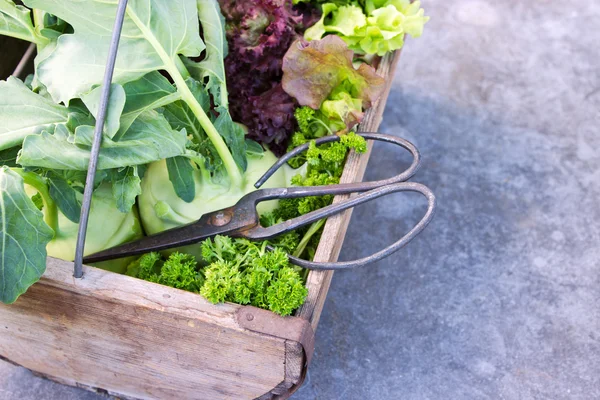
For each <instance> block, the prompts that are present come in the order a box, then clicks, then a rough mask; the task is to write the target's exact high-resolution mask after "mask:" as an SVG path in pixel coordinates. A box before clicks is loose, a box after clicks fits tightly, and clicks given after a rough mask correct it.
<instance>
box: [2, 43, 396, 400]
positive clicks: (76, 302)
mask: <svg viewBox="0 0 600 400" xmlns="http://www.w3.org/2000/svg"><path fill="white" fill-rule="evenodd" d="M11 43H12V47H5V46H3V47H2V48H1V50H0V51H1V52H2V58H1V59H0V60H1V61H0V63H3V64H4V65H5V67H4V69H2V72H3V73H5V71H12V69H11V68H14V65H12V64H15V63H16V62H15V59H14V58H13V57H12V56H9V55H10V54H7V50H14V51H21V52H22V51H23V47H22V44H17V43H16V42H11ZM25 47H26V46H25ZM11 54H12V53H11ZM21 54H22V53H21ZM398 56H399V53H396V54H390V55H388V56H386V57H384V58H383V60H382V61H381V62H380V64H379V67H378V71H379V73H380V74H381V75H382V76H384V77H385V78H386V80H387V90H386V92H385V94H384V95H383V96H382V98H381V100H380V101H379V102H378V103H377V104H375V105H374V107H373V108H372V109H371V110H370V111H368V112H367V114H366V117H365V120H364V122H363V124H362V126H361V129H362V130H364V131H376V130H377V128H378V127H379V124H380V122H381V118H382V114H383V110H384V108H385V103H386V100H387V96H388V94H389V90H390V87H391V82H392V78H393V76H394V70H395V67H396V63H397V61H398ZM11 63H12V64H11ZM7 64H11V65H10V66H8V67H7V66H6V65H7ZM368 158H369V156H368V154H364V155H360V156H359V155H356V154H351V155H350V156H349V159H348V162H347V165H346V168H345V171H344V175H343V177H342V181H343V182H356V181H360V180H361V179H362V177H363V174H364V171H365V168H366V165H367V162H368ZM343 198H344V197H342V196H340V197H339V198H336V201H340V200H341V199H343ZM350 217H351V212H350V211H348V212H346V213H344V214H341V215H339V216H337V217H333V218H330V219H329V220H328V222H327V224H326V226H325V231H324V234H323V238H322V240H321V243H320V246H319V248H318V250H317V254H316V258H315V260H316V261H335V260H337V258H338V255H339V253H340V249H341V247H342V243H343V240H344V236H345V233H346V229H347V227H348V223H349V221H350ZM84 272H85V275H84V278H83V279H81V280H77V279H74V278H73V264H72V263H69V262H64V261H60V260H56V259H52V258H49V259H48V263H47V269H46V273H45V274H44V276H43V278H42V279H41V281H40V282H38V283H37V284H35V285H33V286H32V287H31V288H30V289H29V291H28V292H27V293H26V294H25V295H23V296H21V298H20V299H19V300H18V301H17V302H16V303H15V304H13V305H10V306H6V305H0V358H3V359H5V360H7V361H10V362H12V363H14V364H17V365H21V366H23V367H25V368H28V369H30V370H32V371H34V372H35V373H36V374H38V375H41V376H43V377H46V378H49V379H52V380H54V381H57V382H61V383H64V384H68V385H72V386H77V387H82V388H85V389H89V390H92V391H97V392H100V393H108V394H110V395H114V396H117V397H120V398H131V399H167V398H169V399H192V398H193V399H254V398H259V399H276V398H287V397H289V396H290V394H291V393H293V391H295V390H296V389H297V388H298V387H299V386H300V385H301V384H302V382H303V379H304V375H305V372H306V368H307V366H308V363H309V361H310V356H311V354H310V353H311V350H310V349H311V340H314V333H313V331H314V330H316V328H317V325H318V323H319V318H320V315H321V312H322V310H323V306H324V303H325V299H326V297H327V291H328V289H329V285H330V283H331V279H332V276H333V273H332V272H314V271H313V272H311V273H310V274H309V276H308V282H307V286H308V291H309V293H308V298H307V301H306V303H305V304H304V306H303V307H302V308H301V309H299V310H298V311H297V313H296V315H295V316H293V317H287V318H283V317H279V316H277V315H275V314H273V313H271V312H269V311H265V310H258V309H256V308H253V307H245V306H240V305H237V304H222V305H213V304H210V303H208V302H207V301H206V300H205V299H204V298H202V297H201V296H199V295H196V294H193V293H188V292H184V291H181V290H177V289H173V288H169V287H165V286H161V285H156V284H153V283H149V282H145V281H142V280H138V279H135V278H131V277H128V276H123V275H118V274H115V273H111V272H107V271H103V270H100V269H96V268H92V267H85V269H84ZM303 346H304V347H303ZM305 348H306V349H308V351H305Z"/></svg>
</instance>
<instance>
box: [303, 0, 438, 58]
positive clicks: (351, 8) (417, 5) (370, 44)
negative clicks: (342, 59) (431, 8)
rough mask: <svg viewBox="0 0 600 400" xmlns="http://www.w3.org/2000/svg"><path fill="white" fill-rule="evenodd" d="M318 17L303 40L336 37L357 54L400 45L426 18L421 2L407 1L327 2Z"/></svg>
mask: <svg viewBox="0 0 600 400" xmlns="http://www.w3.org/2000/svg"><path fill="white" fill-rule="evenodd" d="M322 10H323V15H322V16H321V19H320V20H319V21H318V22H317V23H316V24H315V25H313V26H312V27H311V28H309V29H307V30H306V32H305V34H304V37H305V39H306V40H319V39H322V38H323V37H325V36H326V35H328V34H336V35H338V36H340V37H341V38H342V39H343V40H344V41H345V42H346V43H347V44H348V46H350V49H352V50H353V51H355V52H357V53H360V54H377V55H379V56H383V55H384V54H386V53H387V52H390V51H394V50H398V49H400V48H402V47H403V46H404V37H405V35H407V34H408V35H411V36H412V37H415V38H417V37H419V36H421V34H422V33H423V27H424V25H425V24H426V23H427V21H429V17H425V15H424V13H425V12H424V11H423V9H422V8H421V2H420V1H415V2H411V1H410V0H366V2H364V7H359V3H358V2H350V1H342V2H337V1H336V2H333V1H332V2H327V3H325V4H323V5H322Z"/></svg>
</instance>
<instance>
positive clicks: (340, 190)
mask: <svg viewBox="0 0 600 400" xmlns="http://www.w3.org/2000/svg"><path fill="white" fill-rule="evenodd" d="M359 135H360V136H362V137H364V138H365V139H369V140H377V141H381V142H386V143H392V144H395V145H397V146H400V147H402V148H404V149H405V150H407V151H408V152H409V153H410V154H411V155H412V157H413V161H412V164H411V165H410V167H409V168H408V169H407V170H405V171H404V172H402V173H401V174H399V175H396V176H394V177H392V178H389V179H385V180H379V181H372V182H361V183H344V184H338V185H330V186H312V187H289V188H275V189H260V187H261V186H262V185H263V184H264V183H265V182H266V181H267V180H268V179H269V178H270V177H271V176H272V175H273V174H274V173H275V172H276V171H277V170H278V169H279V168H281V167H282V166H283V165H284V164H286V163H287V162H288V161H289V160H290V159H291V158H293V157H296V156H298V155H300V154H302V153H303V152H304V151H306V150H307V149H308V147H309V144H305V145H302V146H300V147H297V148H296V149H294V150H292V151H291V152H289V153H287V154H286V155H285V156H283V157H282V158H280V159H279V161H278V162H277V163H275V164H274V165H273V166H272V167H271V168H270V169H269V170H268V171H267V172H266V173H265V174H264V175H263V176H262V177H261V178H260V179H259V180H258V182H256V184H255V187H256V188H257V189H258V190H256V191H254V192H251V193H248V194H247V195H245V196H244V197H242V199H240V201H238V203H237V204H236V205H234V206H232V207H228V208H225V209H223V210H219V211H214V212H211V213H208V214H205V215H203V216H202V217H201V218H200V219H199V220H198V221H197V222H194V223H191V224H189V225H185V226H182V227H179V228H174V229H170V230H167V231H164V232H162V233H159V234H156V235H152V236H148V237H145V238H143V239H140V240H136V241H133V242H130V243H126V244H123V245H120V246H117V247H114V248H111V249H108V250H105V251H102V252H99V253H96V254H93V255H90V256H87V257H85V258H84V262H85V263H95V262H100V261H106V260H112V259H118V258H123V257H128V256H135V255H142V254H145V253H149V252H152V251H161V250H166V249H171V248H174V247H180V246H186V245H190V244H195V243H198V242H200V241H202V240H205V239H209V238H213V237H215V236H216V235H227V236H230V237H234V238H246V239H250V240H268V239H272V238H274V237H276V236H279V235H281V234H284V233H286V232H290V231H293V230H295V229H298V228H300V227H303V226H306V225H309V224H312V223H314V222H317V221H319V220H321V219H323V218H327V217H331V216H333V215H336V214H339V213H341V212H342V211H345V210H347V209H350V208H353V207H356V206H358V205H360V204H363V203H367V202H369V201H371V200H374V199H377V198H379V197H382V196H386V195H388V194H391V193H397V192H416V193H420V194H422V195H423V196H425V197H426V198H427V201H428V207H427V211H426V213H425V215H424V216H423V218H422V219H421V220H420V221H419V222H418V223H417V224H416V225H415V226H414V227H413V228H412V229H411V230H410V231H409V232H408V233H407V234H406V235H404V236H403V237H402V238H401V239H400V240H398V241H397V242H395V243H394V244H392V245H391V246H388V247H387V248H385V249H384V250H381V251H379V252H377V253H375V254H373V255H371V256H369V257H365V258H361V259H358V260H355V261H346V262H312V261H307V260H302V259H300V258H297V257H293V256H289V260H290V262H291V263H292V264H295V265H298V266H300V267H303V268H306V269H311V270H342V269H350V268H354V267H360V266H364V265H367V264H370V263H373V262H376V261H379V260H381V259H383V258H385V257H387V256H389V255H391V254H393V253H395V252H396V251H398V250H400V249H401V248H402V247H404V246H405V245H406V244H408V243H409V242H410V241H411V240H412V239H414V238H415V237H416V236H417V235H418V234H419V233H421V232H422V231H423V229H425V227H426V226H427V225H428V224H429V222H431V219H432V218H433V214H434V210H435V207H436V200H435V196H434V194H433V193H432V191H431V190H430V189H429V188H428V187H426V186H424V185H422V184H420V183H414V182H407V180H408V179H410V178H412V177H413V176H414V175H415V173H416V172H417V170H418V169H419V167H420V163H421V156H420V154H419V151H418V150H417V148H416V147H415V146H414V145H413V144H412V143H410V142H408V141H407V140H404V139H401V138H399V137H396V136H391V135H384V134H380V133H364V132H363V133H359ZM339 140H340V137H339V136H335V135H333V136H326V137H323V138H320V139H317V140H316V144H317V145H322V144H325V143H332V142H336V141H339ZM353 193H360V194H358V195H356V196H354V197H351V198H349V199H346V200H342V201H339V202H336V203H334V204H332V205H329V206H327V207H324V208H321V209H319V210H316V211H312V212H310V213H308V214H305V215H303V216H300V217H297V218H294V219H291V220H288V221H285V222H281V223H278V224H276V225H273V226H270V227H262V226H261V225H260V223H259V215H258V212H257V210H256V206H257V205H258V204H259V203H261V202H263V201H268V200H280V199H293V198H301V197H308V196H325V195H344V194H346V195H348V194H353Z"/></svg>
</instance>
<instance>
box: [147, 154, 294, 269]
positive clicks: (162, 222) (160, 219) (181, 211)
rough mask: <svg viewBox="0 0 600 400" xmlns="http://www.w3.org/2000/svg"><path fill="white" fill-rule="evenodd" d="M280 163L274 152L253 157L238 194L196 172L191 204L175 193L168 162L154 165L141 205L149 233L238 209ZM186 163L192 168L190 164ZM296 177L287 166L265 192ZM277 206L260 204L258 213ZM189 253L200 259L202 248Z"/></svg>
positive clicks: (186, 249) (186, 250)
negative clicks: (257, 182)
mask: <svg viewBox="0 0 600 400" xmlns="http://www.w3.org/2000/svg"><path fill="white" fill-rule="evenodd" d="M276 161H277V157H276V156H275V155H274V154H273V153H271V152H270V151H266V152H264V153H263V154H262V156H259V155H257V156H251V157H249V158H248V169H247V170H246V173H245V175H244V178H245V184H244V185H243V186H242V187H240V188H239V189H238V190H231V189H230V188H229V187H228V186H227V185H223V184H220V183H216V182H213V181H212V180H211V178H210V177H209V176H207V174H206V171H203V170H201V169H198V168H194V169H193V183H192V184H193V186H194V187H195V189H196V190H195V197H194V198H193V200H192V201H191V202H186V201H184V200H182V199H181V198H180V196H178V194H177V193H176V192H175V189H174V186H173V184H172V183H171V179H170V178H169V170H168V168H167V166H166V165H165V164H166V162H165V161H158V162H155V163H153V164H151V165H150V166H149V168H148V170H147V171H146V173H145V175H144V179H143V180H142V194H141V195H140V197H139V201H138V203H139V209H140V215H141V217H142V224H143V225H144V229H145V231H146V233H148V234H155V233H159V232H162V231H165V230H167V229H171V228H176V227H179V226H182V225H186V224H189V223H192V222H195V221H197V220H198V219H200V217H201V216H202V215H204V214H206V213H210V212H213V211H216V210H220V209H223V208H227V207H231V206H233V205H235V204H236V203H237V202H238V201H239V200H240V199H241V198H242V197H243V196H244V195H245V194H247V193H249V192H252V191H253V190H256V189H255V188H254V183H255V182H256V181H257V180H258V179H259V178H260V177H261V176H262V175H263V174H264V173H265V172H266V171H267V170H268V169H269V168H270V167H271V166H272V165H273V164H274V163H275V162H276ZM185 162H187V163H188V164H189V165H192V164H191V163H190V161H187V160H185ZM295 173H296V171H294V170H292V168H290V167H289V166H287V165H285V166H284V167H283V168H281V169H280V170H279V171H277V172H276V173H275V174H274V175H273V176H272V177H271V178H270V179H269V180H268V181H267V182H266V183H265V184H264V185H263V186H262V188H274V187H286V186H289V181H290V180H291V176H292V175H294V174H295ZM276 205H277V203H276V202H275V201H270V202H264V203H260V204H259V206H258V212H259V213H260V214H262V213H266V212H269V211H272V210H273V209H274V208H275V207H276ZM185 252H187V253H190V254H194V255H196V256H197V257H198V256H199V248H198V246H188V247H186V248H185ZM168 253H170V252H167V254H168ZM198 258H199V257H198Z"/></svg>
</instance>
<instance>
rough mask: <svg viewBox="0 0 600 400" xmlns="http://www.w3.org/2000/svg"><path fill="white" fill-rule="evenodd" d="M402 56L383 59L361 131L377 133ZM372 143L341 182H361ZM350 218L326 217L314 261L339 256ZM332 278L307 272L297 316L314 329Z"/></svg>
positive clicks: (354, 156) (348, 167)
mask: <svg viewBox="0 0 600 400" xmlns="http://www.w3.org/2000/svg"><path fill="white" fill-rule="evenodd" d="M399 57H400V52H399V51H397V52H395V53H392V54H388V55H386V56H385V57H384V58H383V60H382V61H381V63H380V65H379V68H378V69H377V72H378V73H379V75H380V76H382V77H384V78H385V79H386V81H387V85H386V90H385V93H384V94H383V95H382V96H381V98H380V99H379V101H378V102H377V103H376V104H375V105H374V106H373V108H371V109H370V110H369V111H368V112H367V113H366V114H365V118H364V120H363V122H362V123H361V125H360V128H359V130H361V131H365V132H375V131H377V129H379V125H380V124H381V120H382V118H383V112H384V110H385V104H386V101H387V98H388V96H389V93H390V89H391V87H392V79H393V77H394V72H395V70H396V66H397V64H398V59H399ZM372 145H373V143H370V144H369V152H368V153H367V154H362V155H359V154H356V153H351V154H350V155H349V156H348V160H347V162H346V167H345V168H344V174H343V175H342V178H341V182H342V183H350V182H360V181H361V180H362V178H363V176H364V174H365V169H366V168H367V164H368V162H369V156H370V152H371V148H372ZM347 198H348V196H337V197H336V198H335V199H334V202H339V201H342V200H344V199H347ZM351 217H352V210H348V211H346V212H345V213H342V214H339V215H337V216H335V217H332V218H329V219H328V220H327V223H326V224H325V229H324V231H323V236H322V238H321V242H320V243H319V247H318V248H317V252H316V254H315V261H320V262H328V261H336V260H337V259H338V257H339V255H340V251H341V249H342V245H343V244H344V237H345V236H346V230H347V229H348V224H349V223H350V218H351ZM332 277H333V272H332V271H311V272H310V273H309V275H308V280H307V288H308V297H307V299H306V302H305V303H304V305H303V306H302V308H300V310H298V312H297V314H296V315H298V316H300V317H303V318H306V319H308V320H310V321H311V324H312V326H313V328H314V329H315V330H316V329H317V325H318V324H319V319H320V317H321V312H322V311H323V306H324V305H325V300H326V298H327V292H328V291H329V286H330V284H331V279H332Z"/></svg>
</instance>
